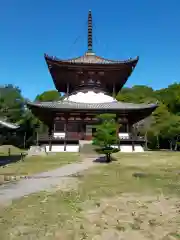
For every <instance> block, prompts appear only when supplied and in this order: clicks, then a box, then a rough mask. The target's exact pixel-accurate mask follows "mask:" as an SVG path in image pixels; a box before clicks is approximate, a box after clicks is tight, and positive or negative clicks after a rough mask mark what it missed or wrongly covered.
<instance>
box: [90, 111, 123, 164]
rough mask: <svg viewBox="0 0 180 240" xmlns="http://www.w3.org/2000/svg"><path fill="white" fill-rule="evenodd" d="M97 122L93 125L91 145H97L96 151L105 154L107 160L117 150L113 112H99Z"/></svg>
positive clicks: (108, 160)
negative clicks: (93, 132)
mask: <svg viewBox="0 0 180 240" xmlns="http://www.w3.org/2000/svg"><path fill="white" fill-rule="evenodd" d="M97 118H98V119H99V121H100V122H99V124H98V125H97V126H96V127H95V128H96V132H95V135H94V138H93V145H96V146H98V148H97V152H98V153H102V154H105V155H106V160H107V162H110V161H111V154H112V153H114V152H118V151H119V149H118V148H113V147H112V146H113V145H115V146H117V145H118V141H119V138H118V136H117V123H116V119H115V118H116V115H115V114H100V115H99V116H97Z"/></svg>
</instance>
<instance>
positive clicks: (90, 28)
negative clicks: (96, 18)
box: [87, 10, 93, 54]
mask: <svg viewBox="0 0 180 240" xmlns="http://www.w3.org/2000/svg"><path fill="white" fill-rule="evenodd" d="M92 28H93V27H92V13H91V10H89V13H88V51H87V53H90V54H91V53H93V37H92Z"/></svg>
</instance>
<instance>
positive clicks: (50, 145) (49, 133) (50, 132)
mask: <svg viewBox="0 0 180 240" xmlns="http://www.w3.org/2000/svg"><path fill="white" fill-rule="evenodd" d="M48 135H49V152H51V150H52V124H51V125H50V126H49V132H48Z"/></svg>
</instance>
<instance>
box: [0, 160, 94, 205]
mask: <svg viewBox="0 0 180 240" xmlns="http://www.w3.org/2000/svg"><path fill="white" fill-rule="evenodd" d="M93 160H94V159H92V158H88V159H85V160H84V161H82V162H81V163H72V164H68V165H65V166H63V167H60V168H58V169H55V170H52V171H48V172H43V173H40V174H35V175H33V176H32V178H30V179H24V180H20V181H19V182H16V183H9V184H5V185H3V186H0V202H1V203H6V202H9V201H12V200H14V199H18V198H21V197H23V196H25V195H29V194H32V193H36V192H39V191H47V190H50V189H51V188H52V187H54V186H56V185H59V186H60V184H61V180H63V179H62V177H67V176H70V175H72V174H75V173H78V172H81V171H84V170H86V169H88V168H90V167H93V166H94V165H95V163H94V162H93Z"/></svg>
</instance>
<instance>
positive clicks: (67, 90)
mask: <svg viewBox="0 0 180 240" xmlns="http://www.w3.org/2000/svg"><path fill="white" fill-rule="evenodd" d="M66 94H67V96H69V82H68V83H67V86H66Z"/></svg>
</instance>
